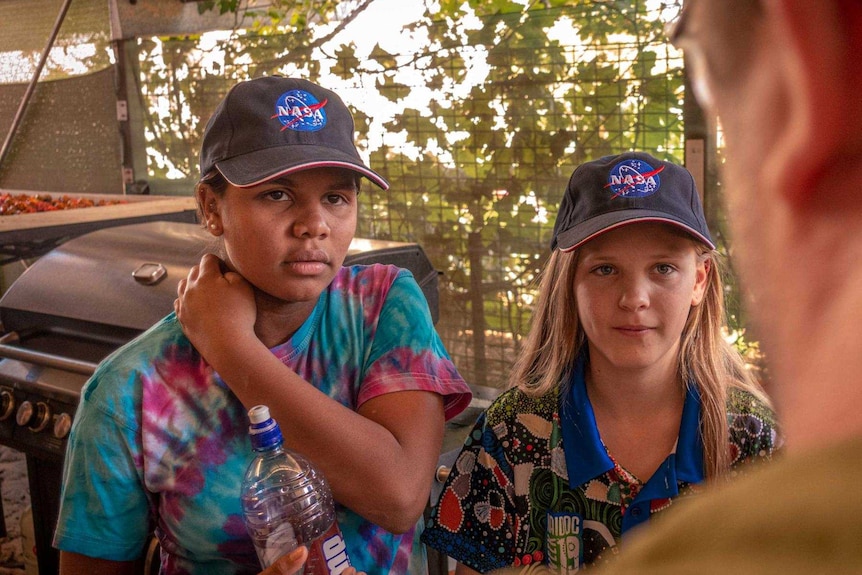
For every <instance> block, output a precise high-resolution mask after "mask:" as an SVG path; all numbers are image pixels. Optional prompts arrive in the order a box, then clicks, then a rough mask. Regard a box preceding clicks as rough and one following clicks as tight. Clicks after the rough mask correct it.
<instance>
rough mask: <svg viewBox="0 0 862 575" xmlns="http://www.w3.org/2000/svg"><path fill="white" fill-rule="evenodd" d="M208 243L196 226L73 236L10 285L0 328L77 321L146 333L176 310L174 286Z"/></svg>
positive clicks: (152, 225)
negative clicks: (174, 308) (146, 330)
mask: <svg viewBox="0 0 862 575" xmlns="http://www.w3.org/2000/svg"><path fill="white" fill-rule="evenodd" d="M208 237H209V236H208V235H207V234H206V233H205V232H204V231H203V230H202V229H201V228H200V226H198V225H196V224H182V223H175V222H161V221H159V222H149V223H143V224H133V225H128V226H117V227H112V228H105V229H102V230H98V231H95V232H92V233H89V234H85V235H83V236H78V237H77V238H74V239H71V240H69V241H68V242H66V243H64V244H62V245H60V246H59V247H57V248H55V249H54V250H52V251H51V252H49V253H48V254H46V255H44V256H42V257H41V258H39V259H38V260H37V261H36V262H35V263H34V264H33V265H32V266H31V267H30V268H29V269H27V271H25V272H24V273H23V274H22V275H21V277H20V278H18V280H17V281H15V283H13V284H12V286H11V287H10V288H9V289H8V290H7V291H6V293H5V294H4V296H3V298H2V299H0V321H2V323H3V328H4V330H5V331H18V332H22V331H25V330H28V329H34V328H40V327H44V326H45V325H46V324H48V325H51V324H55V323H61V324H63V323H65V324H67V326H69V327H71V325H74V324H75V323H77V322H87V323H92V324H102V325H106V326H113V327H118V328H127V329H131V330H136V331H143V330H145V329H147V328H148V327H150V326H151V325H153V324H154V323H156V322H157V321H158V320H159V319H161V318H162V317H164V316H165V315H167V314H168V313H169V312H170V311H171V310H172V309H173V301H174V298H176V286H177V283H178V282H179V280H180V279H181V278H183V277H185V276H186V274H187V272H188V270H189V268H190V267H191V266H193V265H195V264H196V263H197V262H198V261H199V260H200V258H201V256H202V255H203V254H204V253H205V251H206V249H207V246H208V243H207V242H208V239H207V238H208ZM70 324H71V325H70Z"/></svg>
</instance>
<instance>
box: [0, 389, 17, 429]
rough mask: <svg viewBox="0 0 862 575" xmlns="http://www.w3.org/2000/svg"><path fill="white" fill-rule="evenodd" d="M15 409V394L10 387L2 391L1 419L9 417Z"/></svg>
mask: <svg viewBox="0 0 862 575" xmlns="http://www.w3.org/2000/svg"><path fill="white" fill-rule="evenodd" d="M13 411H15V396H14V395H12V392H11V391H9V390H8V389H4V390H3V391H0V421H4V420H6V419H9V416H10V415H12V412H13Z"/></svg>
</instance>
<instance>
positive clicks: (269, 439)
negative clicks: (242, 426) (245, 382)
mask: <svg viewBox="0 0 862 575" xmlns="http://www.w3.org/2000/svg"><path fill="white" fill-rule="evenodd" d="M248 419H249V421H250V422H251V425H249V426H248V433H249V435H251V446H252V447H253V448H254V449H258V450H260V449H266V448H269V447H274V446H276V445H278V444H280V443H282V442H283V441H284V438H283V437H282V435H281V429H280V428H279V427H278V423H276V421H275V420H274V419H273V418H272V417H271V416H270V414H269V407H267V406H265V405H255V406H254V407H252V408H251V409H249V410H248Z"/></svg>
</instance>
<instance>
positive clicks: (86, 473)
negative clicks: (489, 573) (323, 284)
mask: <svg viewBox="0 0 862 575" xmlns="http://www.w3.org/2000/svg"><path fill="white" fill-rule="evenodd" d="M272 353H273V354H275V355H276V356H277V357H279V358H280V359H281V361H282V362H284V363H285V364H286V365H288V366H289V367H290V368H291V369H293V370H294V371H295V372H296V373H297V374H298V375H300V376H301V377H302V378H303V379H305V380H306V381H308V382H310V383H311V384H312V385H314V386H315V387H316V388H318V389H319V390H320V391H322V392H323V393H325V394H326V395H328V396H329V397H331V398H332V399H334V400H335V401H338V402H340V403H342V404H343V405H345V406H348V407H349V408H351V409H353V410H355V409H357V408H358V407H359V406H360V405H362V403H364V402H365V401H368V400H369V399H372V398H374V397H377V396H379V395H382V394H386V393H392V392H396V391H402V390H423V391H430V392H433V393H438V394H440V395H442V396H443V397H444V404H445V413H446V417H447V418H450V417H453V416H454V415H456V414H457V413H459V412H460V411H462V410H463V409H464V408H465V407H466V405H467V404H468V403H469V401H470V391H469V387H468V386H467V385H466V383H465V382H464V380H463V379H462V378H461V376H460V375H459V374H458V371H457V370H456V369H455V366H454V365H453V364H452V362H451V360H450V359H449V356H448V354H447V353H446V351H445V349H444V347H443V345H442V342H441V341H440V339H439V337H438V335H437V332H436V330H435V329H434V326H433V323H432V321H431V317H430V312H429V311H428V306H427V302H426V301H425V298H424V296H423V295H422V291H421V289H420V288H419V286H418V285H417V283H416V282H415V280H414V279H413V277H412V275H411V274H410V272H408V271H406V270H400V269H398V268H396V267H394V266H382V265H374V266H352V267H345V268H342V270H341V271H340V272H339V273H338V275H337V276H336V278H335V279H334V280H333V282H332V284H331V285H330V286H329V287H328V288H327V289H326V290H324V292H323V293H322V294H321V296H320V298H319V300H318V302H317V305H316V307H315V308H314V310H313V312H312V313H311V315H310V317H309V318H308V319H307V320H306V321H305V323H304V324H303V325H302V326H301V327H300V328H299V329H298V330H297V332H296V333H295V334H294V335H293V336H292V337H291V338H290V340H289V341H287V342H286V343H284V344H282V345H280V346H278V347H276V348H273V349H272ZM248 425H249V422H248V418H247V415H246V409H245V407H244V406H243V405H242V404H241V403H240V401H239V400H238V399H237V398H236V396H235V395H234V394H233V393H232V392H231V391H230V389H229V388H228V387H227V386H226V385H225V384H224V382H222V381H221V380H220V378H219V377H218V374H216V373H214V372H213V371H212V369H210V367H209V366H208V365H207V364H206V362H205V361H204V360H203V358H201V356H200V355H199V354H198V353H197V351H196V350H195V349H194V348H193V346H192V345H191V343H190V342H189V340H188V339H187V338H186V337H185V335H184V334H183V332H182V329H181V328H180V326H179V324H178V322H177V320H176V316H175V315H174V314H171V315H169V316H167V317H166V318H164V319H163V320H162V321H161V322H159V323H158V324H156V325H155V326H153V327H152V328H151V329H150V330H148V331H147V332H146V333H144V334H142V335H141V336H140V337H139V338H137V339H136V340H134V341H132V342H130V343H129V344H127V345H126V346H124V347H122V348H120V349H119V350H117V351H116V352H115V353H114V354H112V355H111V356H110V357H108V358H106V360H105V361H104V362H102V364H101V365H100V366H99V368H98V370H97V371H96V373H95V374H94V375H93V377H92V378H91V379H90V381H88V382H87V384H86V385H85V387H84V389H83V390H82V397H81V403H80V405H79V407H78V410H77V412H76V416H75V420H74V424H73V427H72V432H71V434H70V438H69V446H68V451H67V455H66V460H65V464H64V465H65V467H64V477H63V493H62V496H61V508H60V517H59V521H58V525H57V529H56V532H55V538H54V544H55V546H56V547H58V548H60V549H62V550H66V551H72V552H76V553H81V554H84V555H88V556H92V557H99V558H104V559H110V560H118V561H128V560H133V559H135V558H137V557H139V556H140V555H141V552H142V550H143V548H144V545H145V543H146V542H147V540H148V536H149V533H150V532H151V531H152V530H153V529H155V532H156V534H157V535H158V537H159V541H160V543H161V548H162V558H161V560H162V573H169V574H181V573H182V574H185V573H201V574H207V575H220V574H237V573H259V572H260V567H259V565H258V562H257V556H256V554H255V552H254V549H253V547H252V544H251V540H250V539H249V537H248V534H247V532H246V530H245V527H244V524H243V521H242V509H241V505H240V498H239V495H240V484H241V481H242V478H243V476H244V474H245V470H246V468H247V467H248V464H249V462H250V461H251V459H252V458H253V455H254V454H253V451H252V449H251V444H250V441H249V438H248ZM308 455H309V459H311V461H312V462H313V461H314V456H313V454H308ZM337 516H338V522H339V525H340V527H341V530H342V533H343V535H344V539H345V542H346V544H347V552H348V556H349V557H350V559H351V562H352V564H353V565H354V566H355V567H356V568H357V570H361V571H365V572H367V573H368V574H369V575H372V574H385V573H391V574H404V573H407V571H408V563H409V560H410V557H411V553H412V551H413V543H414V540H413V538H414V533H413V532H409V533H406V534H400V535H396V534H393V533H389V532H386V531H385V530H383V529H382V528H380V527H379V526H377V525H374V524H373V523H371V522H369V521H368V520H366V519H364V518H363V517H361V516H359V515H357V514H356V513H354V512H352V511H351V510H350V509H347V508H345V507H343V506H339V507H338V509H337Z"/></svg>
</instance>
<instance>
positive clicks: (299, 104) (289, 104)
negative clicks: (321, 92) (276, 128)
mask: <svg viewBox="0 0 862 575" xmlns="http://www.w3.org/2000/svg"><path fill="white" fill-rule="evenodd" d="M328 101H329V100H324V101H322V102H318V101H317V98H315V97H314V96H313V95H312V94H310V93H309V92H306V91H305V90H291V91H290V92H285V93H284V94H282V95H281V96H279V97H278V100H277V101H276V103H275V115H273V116H272V117H273V118H278V121H279V122H281V124H282V127H281V131H282V132H283V131H284V130H288V129H290V130H295V131H297V132H316V131H317V130H320V129H321V128H323V127H324V126H325V125H326V111H324V109H323V107H324V106H326V104H327V102H328Z"/></svg>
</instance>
